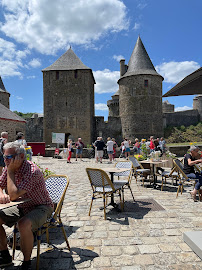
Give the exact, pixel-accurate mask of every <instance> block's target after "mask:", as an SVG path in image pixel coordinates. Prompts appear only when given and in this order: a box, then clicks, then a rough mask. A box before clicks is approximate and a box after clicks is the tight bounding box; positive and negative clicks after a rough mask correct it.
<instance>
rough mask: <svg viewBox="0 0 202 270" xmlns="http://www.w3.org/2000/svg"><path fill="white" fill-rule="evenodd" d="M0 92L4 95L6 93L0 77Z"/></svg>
mask: <svg viewBox="0 0 202 270" xmlns="http://www.w3.org/2000/svg"><path fill="white" fill-rule="evenodd" d="M0 92H6V93H8V91H6V88H5V86H4V84H3V81H2V79H1V76H0ZM8 94H9V93H8Z"/></svg>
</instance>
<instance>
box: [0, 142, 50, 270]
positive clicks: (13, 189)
mask: <svg viewBox="0 0 202 270" xmlns="http://www.w3.org/2000/svg"><path fill="white" fill-rule="evenodd" d="M4 160H5V164H6V167H5V169H4V171H3V173H2V175H1V176H0V203H3V204H6V203H9V202H10V201H15V200H17V199H19V198H21V199H29V201H27V202H25V203H23V204H20V205H18V206H13V207H10V208H5V209H2V210H1V211H0V267H1V268H2V267H3V268H4V266H8V265H10V264H12V257H11V256H10V254H9V251H8V246H7V238H6V232H5V229H4V227H3V225H6V226H8V227H12V226H13V225H14V224H15V223H16V222H17V223H18V230H19V232H20V247H21V251H22V253H23V256H24V261H23V263H22V266H21V269H22V270H29V269H31V260H30V258H31V254H32V249H33V242H34V237H33V231H35V230H37V229H38V228H39V227H41V226H42V225H43V224H44V223H45V222H46V220H47V218H49V217H50V216H51V214H52V212H53V203H52V201H51V199H50V196H49V193H48V191H47V189H46V185H45V181H44V177H43V173H42V171H41V170H40V169H39V168H38V167H37V165H36V164H34V163H33V162H31V161H28V160H26V153H25V148H24V147H23V146H21V145H20V144H19V143H16V142H10V143H7V144H6V145H4ZM3 191H6V193H4V192H3Z"/></svg>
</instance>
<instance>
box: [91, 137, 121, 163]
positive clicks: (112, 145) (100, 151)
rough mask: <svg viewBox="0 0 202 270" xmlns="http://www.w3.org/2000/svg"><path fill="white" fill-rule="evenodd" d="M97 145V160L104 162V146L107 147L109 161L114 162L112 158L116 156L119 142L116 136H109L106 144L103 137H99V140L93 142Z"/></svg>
mask: <svg viewBox="0 0 202 270" xmlns="http://www.w3.org/2000/svg"><path fill="white" fill-rule="evenodd" d="M93 145H94V147H95V160H96V162H98V161H100V163H102V159H103V155H104V148H105V147H107V154H108V156H109V163H112V160H114V159H115V157H116V148H117V146H118V145H117V143H116V140H115V139H114V138H112V139H111V138H110V137H108V138H107V143H106V144H105V143H104V141H103V138H102V137H97V140H96V141H95V142H94V143H93Z"/></svg>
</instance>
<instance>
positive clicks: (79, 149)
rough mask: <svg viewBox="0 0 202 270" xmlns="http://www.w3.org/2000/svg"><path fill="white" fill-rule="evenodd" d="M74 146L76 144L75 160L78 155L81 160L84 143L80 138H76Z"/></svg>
mask: <svg viewBox="0 0 202 270" xmlns="http://www.w3.org/2000/svg"><path fill="white" fill-rule="evenodd" d="M75 146H76V161H77V158H78V156H80V159H81V161H83V160H82V153H83V148H84V144H83V142H82V140H81V138H78V141H77V142H76V143H75Z"/></svg>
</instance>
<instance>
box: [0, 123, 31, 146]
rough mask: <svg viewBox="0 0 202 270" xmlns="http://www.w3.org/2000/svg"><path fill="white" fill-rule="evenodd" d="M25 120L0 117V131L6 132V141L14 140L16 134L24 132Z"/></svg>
mask: <svg viewBox="0 0 202 270" xmlns="http://www.w3.org/2000/svg"><path fill="white" fill-rule="evenodd" d="M25 125H26V123H25V122H19V121H13V120H9V119H5V120H4V119H0V133H1V132H3V131H6V132H8V141H9V142H12V141H15V140H16V134H17V133H18V132H19V131H21V132H23V133H24V134H25V138H26V132H25V129H26V127H25Z"/></svg>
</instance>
